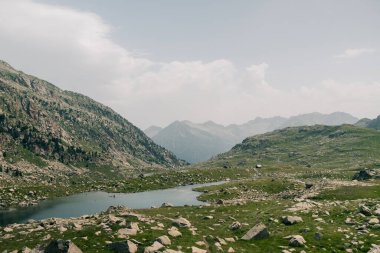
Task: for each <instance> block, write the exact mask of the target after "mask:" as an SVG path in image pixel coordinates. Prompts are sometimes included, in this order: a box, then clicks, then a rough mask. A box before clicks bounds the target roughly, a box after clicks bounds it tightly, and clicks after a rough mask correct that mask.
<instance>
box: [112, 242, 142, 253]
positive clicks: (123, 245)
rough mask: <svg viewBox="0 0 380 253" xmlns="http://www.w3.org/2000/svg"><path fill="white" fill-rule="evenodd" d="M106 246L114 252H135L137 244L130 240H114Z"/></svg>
mask: <svg viewBox="0 0 380 253" xmlns="http://www.w3.org/2000/svg"><path fill="white" fill-rule="evenodd" d="M108 248H109V249H110V250H111V251H113V252H116V253H136V252H137V245H136V244H135V243H133V242H131V241H129V240H128V241H125V242H114V243H111V244H109V245H108Z"/></svg>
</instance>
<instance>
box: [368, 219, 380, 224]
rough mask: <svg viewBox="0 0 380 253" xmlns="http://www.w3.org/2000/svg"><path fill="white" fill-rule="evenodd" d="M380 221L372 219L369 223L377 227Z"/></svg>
mask: <svg viewBox="0 0 380 253" xmlns="http://www.w3.org/2000/svg"><path fill="white" fill-rule="evenodd" d="M379 223H380V221H379V219H378V218H371V219H370V220H369V221H368V224H370V225H375V224H379Z"/></svg>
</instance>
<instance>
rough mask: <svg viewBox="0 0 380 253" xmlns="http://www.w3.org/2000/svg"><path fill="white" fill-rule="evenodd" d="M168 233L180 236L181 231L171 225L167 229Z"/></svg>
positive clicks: (172, 235)
mask: <svg viewBox="0 0 380 253" xmlns="http://www.w3.org/2000/svg"><path fill="white" fill-rule="evenodd" d="M168 234H169V235H170V236H171V237H179V236H182V233H181V232H180V231H179V230H178V228H176V227H171V228H170V229H169V230H168Z"/></svg>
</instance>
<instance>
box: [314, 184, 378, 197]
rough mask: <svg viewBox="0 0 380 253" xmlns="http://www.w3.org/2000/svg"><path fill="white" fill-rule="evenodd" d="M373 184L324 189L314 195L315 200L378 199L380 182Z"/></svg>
mask: <svg viewBox="0 0 380 253" xmlns="http://www.w3.org/2000/svg"><path fill="white" fill-rule="evenodd" d="M375 183H376V185H373V186H359V185H355V186H342V187H339V188H337V189H334V190H326V191H323V192H322V193H320V194H319V195H318V196H316V197H314V199H316V200H356V199H380V183H379V182H375Z"/></svg>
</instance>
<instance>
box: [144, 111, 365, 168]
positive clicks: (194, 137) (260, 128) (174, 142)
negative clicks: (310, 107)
mask: <svg viewBox="0 0 380 253" xmlns="http://www.w3.org/2000/svg"><path fill="white" fill-rule="evenodd" d="M357 121H358V119H357V118H355V117H353V116H351V115H349V114H347V113H342V112H335V113H331V114H321V113H309V114H303V115H298V116H294V117H290V118H283V117H273V118H256V119H254V120H251V121H249V122H247V123H245V124H241V125H229V126H223V125H219V124H216V123H214V122H211V121H209V122H206V123H203V124H195V123H192V122H190V121H176V122H173V123H172V124H170V125H169V126H167V127H165V128H163V129H162V130H159V129H157V128H154V129H155V131H154V132H155V133H156V134H154V133H153V132H152V128H148V129H147V130H145V133H147V134H149V135H150V137H151V138H152V139H153V140H154V141H155V142H156V143H158V144H160V145H162V146H163V147H165V148H167V149H168V150H171V151H172V152H173V153H174V154H175V155H176V156H177V157H179V158H181V159H184V160H186V161H188V162H190V163H196V162H201V161H206V160H208V159H210V158H211V157H212V156H214V155H217V154H219V153H222V152H226V151H228V150H229V149H230V148H232V147H233V146H234V145H235V144H237V143H239V142H241V141H242V140H243V139H245V138H247V137H249V136H253V135H256V134H262V133H266V132H270V131H273V130H276V129H281V128H285V127H291V126H310V125H316V124H320V125H341V124H354V123H356V122H357Z"/></svg>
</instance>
